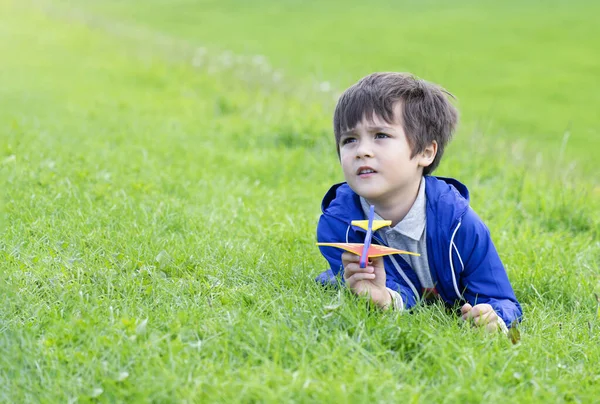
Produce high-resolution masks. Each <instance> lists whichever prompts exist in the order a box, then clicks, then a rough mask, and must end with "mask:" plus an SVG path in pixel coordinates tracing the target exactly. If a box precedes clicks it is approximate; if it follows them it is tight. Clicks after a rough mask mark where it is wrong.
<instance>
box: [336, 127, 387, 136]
mask: <svg viewBox="0 0 600 404" xmlns="http://www.w3.org/2000/svg"><path fill="white" fill-rule="evenodd" d="M367 131H369V132H393V131H394V129H393V128H391V127H389V126H367ZM354 134H356V129H350V130H345V131H343V132H342V133H341V134H340V137H341V136H349V135H354Z"/></svg>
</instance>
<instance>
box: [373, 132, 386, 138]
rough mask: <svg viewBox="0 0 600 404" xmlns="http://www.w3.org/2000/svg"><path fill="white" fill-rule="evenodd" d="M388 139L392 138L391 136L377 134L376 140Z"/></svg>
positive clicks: (381, 133)
mask: <svg viewBox="0 0 600 404" xmlns="http://www.w3.org/2000/svg"><path fill="white" fill-rule="evenodd" d="M388 137H390V136H389V135H386V134H385V133H383V132H377V133H376V134H375V139H385V138H388Z"/></svg>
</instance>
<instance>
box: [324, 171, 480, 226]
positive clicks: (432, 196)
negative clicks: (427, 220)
mask: <svg viewBox="0 0 600 404" xmlns="http://www.w3.org/2000/svg"><path fill="white" fill-rule="evenodd" d="M425 181H426V183H425V195H426V199H427V208H428V210H429V209H431V210H432V213H435V214H436V217H440V216H441V217H442V218H444V222H446V221H447V222H448V223H447V224H451V223H453V222H455V221H456V220H459V219H460V217H461V216H462V215H464V213H465V212H466V211H467V209H468V207H469V190H468V189H467V187H466V186H465V185H464V184H463V183H461V182H460V181H458V180H456V179H454V178H445V177H434V176H430V175H427V176H425ZM321 210H322V212H323V214H324V215H327V216H331V217H334V218H336V219H338V220H341V221H343V222H345V223H348V224H349V223H350V222H351V221H352V220H356V219H359V218H362V217H363V211H362V207H361V206H360V197H359V196H358V195H357V194H356V193H355V192H354V191H353V190H352V189H351V188H350V186H349V185H348V184H347V183H346V182H342V183H339V184H335V185H333V186H332V187H331V188H330V189H329V191H328V192H327V193H326V194H325V197H324V198H323V201H322V202H321ZM438 213H441V215H438Z"/></svg>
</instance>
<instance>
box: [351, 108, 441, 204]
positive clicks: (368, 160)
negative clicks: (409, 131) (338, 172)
mask: <svg viewBox="0 0 600 404" xmlns="http://www.w3.org/2000/svg"><path fill="white" fill-rule="evenodd" d="M401 108H402V107H401V105H397V106H396V108H395V109H394V112H395V114H394V116H395V117H396V118H397V117H399V116H400V117H401V116H402V109H401ZM436 146H437V145H433V146H431V147H428V148H427V149H426V150H425V151H424V152H422V153H418V154H417V155H415V156H414V157H412V158H411V154H412V150H411V148H410V146H409V144H408V141H407V138H406V134H405V133H404V128H403V127H402V124H401V123H400V122H399V120H398V119H395V122H394V123H393V124H389V123H387V122H386V121H384V120H383V119H381V118H380V117H379V116H377V115H375V116H373V119H372V121H370V120H368V119H363V120H362V121H361V122H359V123H358V125H356V127H355V128H353V129H351V130H348V131H345V132H342V134H341V137H340V144H339V147H340V161H341V164H342V170H343V171H344V177H345V178H346V182H347V183H348V185H350V188H352V189H353V190H354V192H356V193H357V194H358V195H360V196H362V197H363V198H365V199H367V200H368V201H369V203H372V204H376V205H379V204H382V205H384V206H385V205H388V204H389V203H393V202H395V201H397V200H398V199H399V198H405V197H409V196H414V195H411V194H412V193H414V192H415V191H416V189H418V185H417V184H419V183H420V181H421V177H422V175H423V167H426V166H428V165H429V164H431V162H433V158H434V157H435V152H436V151H437V147H436ZM431 149H433V150H431Z"/></svg>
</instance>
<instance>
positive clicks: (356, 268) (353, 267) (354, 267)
mask: <svg viewBox="0 0 600 404" xmlns="http://www.w3.org/2000/svg"><path fill="white" fill-rule="evenodd" d="M359 272H366V273H374V272H375V268H373V267H372V266H370V265H367V266H366V267H365V268H361V267H360V265H359V264H357V263H352V264H348V266H346V268H344V273H347V274H348V275H347V276H351V275H352V274H355V273H359Z"/></svg>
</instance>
